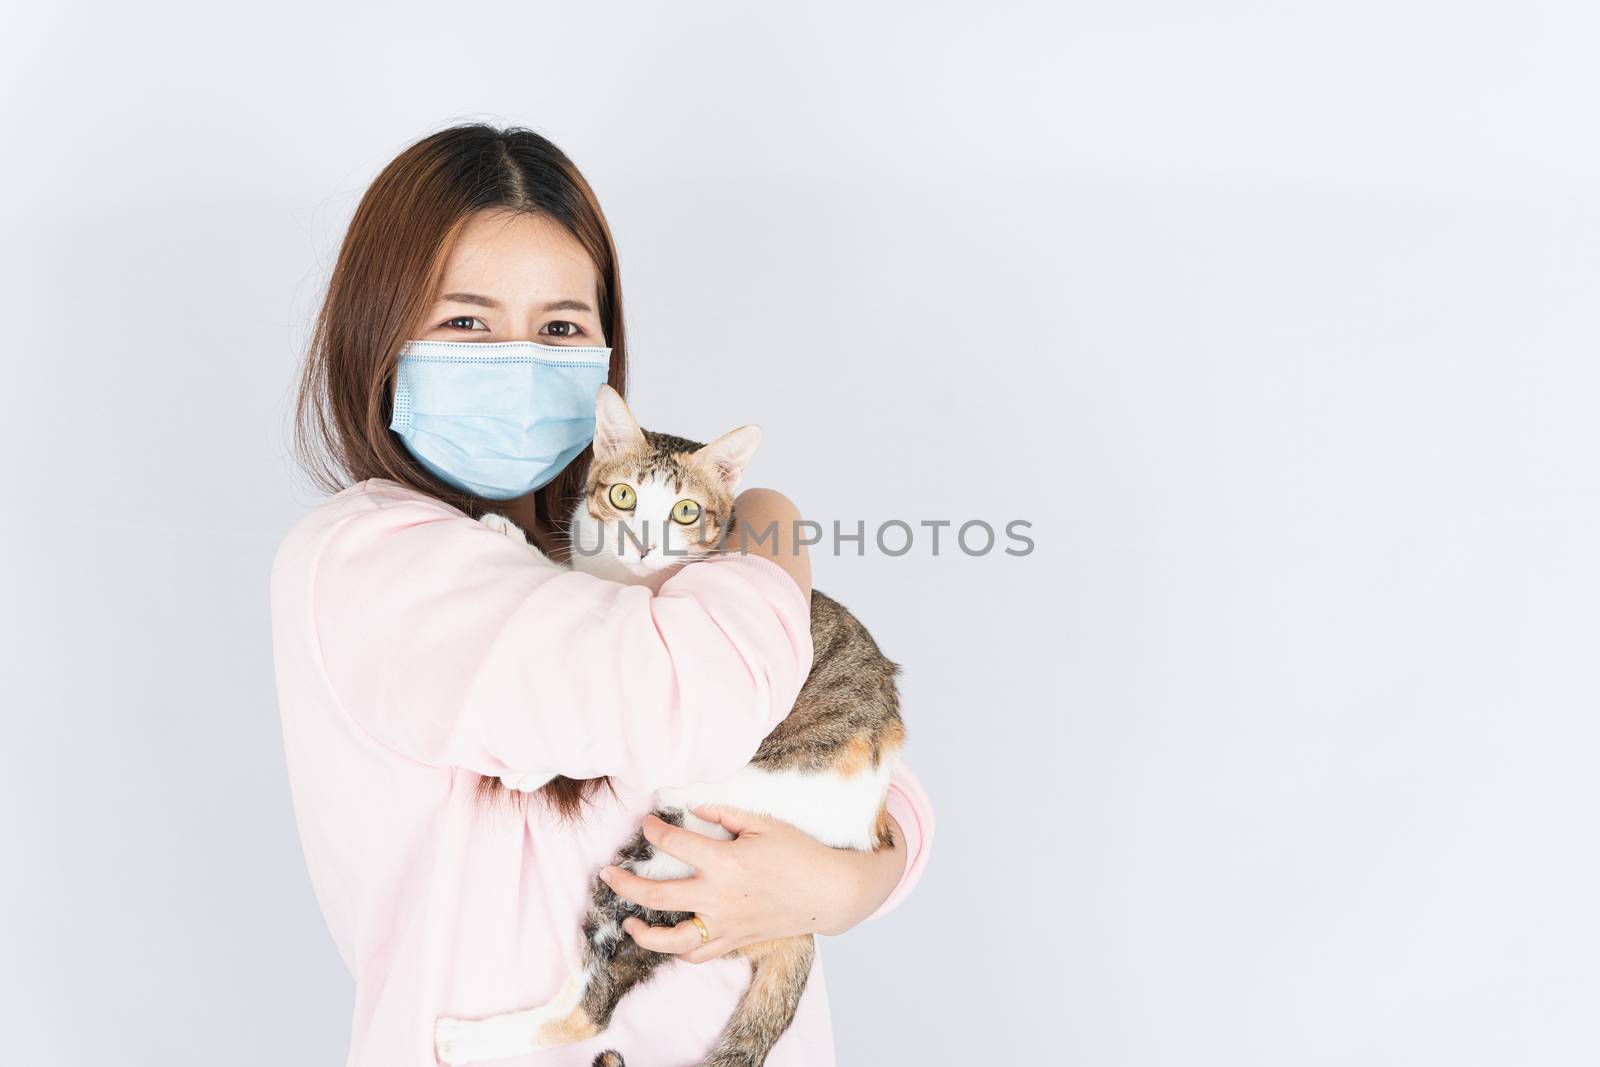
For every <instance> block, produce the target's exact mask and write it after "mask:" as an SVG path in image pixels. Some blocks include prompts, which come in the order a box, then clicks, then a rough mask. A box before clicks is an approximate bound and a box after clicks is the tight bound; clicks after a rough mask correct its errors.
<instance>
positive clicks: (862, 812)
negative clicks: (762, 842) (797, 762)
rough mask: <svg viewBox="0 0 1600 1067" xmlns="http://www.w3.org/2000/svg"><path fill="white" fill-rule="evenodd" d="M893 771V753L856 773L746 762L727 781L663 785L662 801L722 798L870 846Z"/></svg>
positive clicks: (844, 842) (820, 834) (818, 833)
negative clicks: (763, 766) (768, 767)
mask: <svg viewBox="0 0 1600 1067" xmlns="http://www.w3.org/2000/svg"><path fill="white" fill-rule="evenodd" d="M893 771H894V759H893V758H892V757H886V758H885V759H883V760H882V761H881V762H880V763H879V764H878V766H877V767H876V768H874V769H871V770H866V771H863V772H861V773H859V774H854V775H841V774H836V773H834V772H832V771H815V772H813V771H797V770H783V771H767V770H762V769H761V768H760V767H751V766H746V767H742V768H740V770H739V772H738V773H737V774H735V775H734V776H733V777H732V778H729V779H728V780H727V781H725V782H718V783H716V784H708V783H702V784H697V785H689V786H678V787H674V788H671V789H663V790H661V792H660V793H659V794H658V795H657V801H658V803H659V804H660V806H661V807H664V808H683V809H684V810H685V811H688V810H689V809H691V808H696V807H700V806H701V805H703V804H723V805H726V806H727V807H730V808H740V809H742V810H744V811H754V812H759V813H761V814H763V815H771V816H773V817H774V818H777V819H782V820H783V821H784V822H786V823H790V824H792V825H794V826H797V827H799V828H800V829H801V830H804V831H805V832H806V833H808V834H810V835H811V836H812V837H814V838H816V839H817V840H818V841H821V842H822V843H823V844H825V845H832V846H833V847H835V848H856V849H861V850H862V851H870V850H871V849H872V848H873V847H874V836H873V828H874V826H875V825H876V823H877V819H878V812H879V811H880V810H882V807H883V795H884V792H885V791H886V790H887V789H888V788H889V775H890V774H891V773H893ZM696 821H699V820H696Z"/></svg>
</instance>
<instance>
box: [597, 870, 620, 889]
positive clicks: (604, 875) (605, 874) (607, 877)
mask: <svg viewBox="0 0 1600 1067" xmlns="http://www.w3.org/2000/svg"><path fill="white" fill-rule="evenodd" d="M616 872H617V869H616V868H615V867H609V866H607V867H601V868H600V878H601V879H602V880H603V881H604V882H605V883H606V884H607V885H609V884H610V883H611V878H612V876H613V875H615V874H616Z"/></svg>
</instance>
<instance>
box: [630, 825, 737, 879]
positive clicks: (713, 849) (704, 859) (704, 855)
mask: <svg viewBox="0 0 1600 1067" xmlns="http://www.w3.org/2000/svg"><path fill="white" fill-rule="evenodd" d="M640 829H642V830H643V831H644V837H645V840H646V841H648V842H650V843H651V844H652V845H654V846H655V847H656V848H659V849H660V850H661V851H662V852H665V853H666V854H667V855H669V856H671V857H673V858H674V859H680V860H682V861H683V862H685V863H687V864H688V865H689V866H691V867H693V868H694V869H695V870H697V871H703V870H705V869H706V868H707V867H710V866H711V865H712V864H714V863H716V862H717V860H719V859H720V858H721V856H720V855H719V854H718V853H719V851H720V850H721V849H724V848H726V847H727V845H728V843H727V842H726V841H716V840H713V839H712V838H709V837H707V836H706V835H705V834H697V833H695V832H694V831H693V830H686V829H684V828H683V827H681V826H673V825H672V824H671V823H669V822H665V821H663V820H661V819H658V818H656V817H655V816H654V815H646V816H645V817H644V823H643V825H642V826H641V827H640Z"/></svg>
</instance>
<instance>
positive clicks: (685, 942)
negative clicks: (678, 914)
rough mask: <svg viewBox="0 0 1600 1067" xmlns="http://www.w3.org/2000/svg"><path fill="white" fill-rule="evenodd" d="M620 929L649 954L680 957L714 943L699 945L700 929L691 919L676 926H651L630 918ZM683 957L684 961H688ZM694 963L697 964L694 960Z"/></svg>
mask: <svg viewBox="0 0 1600 1067" xmlns="http://www.w3.org/2000/svg"><path fill="white" fill-rule="evenodd" d="M622 929H623V930H624V931H626V932H627V934H628V936H629V937H631V938H633V939H634V940H635V941H637V942H638V943H639V946H640V947H641V948H647V949H649V950H650V951H651V952H665V953H668V954H670V955H673V956H681V955H683V954H684V953H687V952H693V951H695V950H697V949H701V948H710V947H711V945H714V944H716V942H715V941H713V942H711V944H708V945H702V944H700V928H699V927H698V926H696V925H695V924H694V921H693V920H691V919H685V920H684V921H683V922H681V923H679V924H678V925H677V926H651V925H650V924H649V923H647V922H645V921H644V920H643V919H640V918H638V917H631V918H628V919H624V920H623V922H622ZM688 958H689V957H688V956H684V959H688ZM695 962H699V961H698V960H696V961H695Z"/></svg>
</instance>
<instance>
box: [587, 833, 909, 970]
mask: <svg viewBox="0 0 1600 1067" xmlns="http://www.w3.org/2000/svg"><path fill="white" fill-rule="evenodd" d="M694 813H695V814H696V815H698V816H699V817H700V818H702V819H705V820H706V821H707V822H715V823H720V824H721V825H722V826H723V827H724V828H725V829H727V830H728V831H730V832H731V833H733V834H734V835H736V836H735V837H734V839H733V840H732V841H718V840H715V839H714V838H710V837H706V836H705V835H704V834H698V833H695V832H694V831H693V830H688V829H684V828H683V827H680V826H673V825H671V824H669V823H665V822H662V821H661V820H660V819H658V818H656V817H655V816H654V815H648V816H646V817H645V820H644V836H645V838H646V839H648V840H649V842H650V843H651V844H652V845H654V846H655V847H656V848H658V849H660V850H661V851H662V852H665V853H667V854H668V855H669V856H674V857H676V858H677V859H680V860H682V861H683V862H685V863H687V864H689V865H690V866H691V867H693V868H694V869H695V873H694V875H692V876H691V877H689V878H680V879H675V880H672V881H664V882H657V881H652V880H651V879H649V878H641V877H640V876H638V875H636V874H631V873H629V872H627V871H624V870H622V869H621V868H618V867H606V868H605V869H604V870H602V871H601V872H600V877H601V878H602V879H604V880H605V883H606V884H607V885H609V886H610V887H611V888H612V889H613V890H614V891H615V892H616V894H617V895H618V896H620V897H622V898H623V899H624V900H628V901H631V902H632V903H634V904H638V905H641V906H642V907H646V908H653V909H655V910H658V911H690V912H694V913H695V914H696V915H698V916H699V917H700V921H701V922H703V923H705V925H706V931H707V933H708V934H709V935H710V938H711V939H710V941H708V942H707V943H706V944H704V945H702V944H701V943H700V929H699V927H697V926H695V924H694V923H693V922H688V921H685V922H681V923H679V924H678V925H677V926H670V927H669V926H650V925H648V924H647V923H645V922H644V921H643V920H642V919H638V918H631V919H628V920H627V921H626V922H624V923H623V924H622V927H623V929H624V930H626V931H627V932H628V935H629V936H630V937H632V938H633V939H634V940H635V941H637V942H638V943H639V944H640V945H642V946H644V947H645V948H648V949H652V950H654V951H656V952H666V953H671V954H673V955H678V956H682V957H683V958H684V959H686V960H688V961H689V962H690V963H704V962H705V961H706V960H712V959H716V958H717V957H718V956H722V955H725V954H726V953H729V952H732V951H733V950H734V949H738V948H743V947H744V946H745V945H749V944H752V943H754V942H757V941H766V940H769V939H771V938H777V937H793V936H796V935H798V934H840V933H843V932H844V931H846V930H848V929H850V927H852V926H854V925H855V924H856V923H858V922H860V921H861V920H862V919H865V918H866V917H867V916H868V915H871V914H872V913H873V912H874V911H876V910H877V908H878V905H879V904H882V903H883V902H884V901H885V900H886V899H888V896H889V894H890V893H891V892H892V891H893V890H894V887H895V885H896V883H898V882H899V880H900V875H901V874H902V872H903V871H904V870H905V845H904V843H903V841H902V839H901V834H900V826H899V824H898V823H894V820H893V818H892V817H891V818H890V822H891V824H892V825H893V830H894V839H895V844H894V847H892V848H885V849H879V850H878V851H877V852H871V853H868V852H857V851H856V850H855V849H848V848H830V847H829V846H827V845H824V844H822V843H821V842H819V841H817V840H816V839H815V838H813V837H811V836H810V835H809V834H806V833H804V832H802V831H800V830H798V829H796V828H795V827H793V826H791V825H790V824H788V823H786V822H782V821H780V820H778V819H774V818H772V817H770V816H767V815H755V814H752V813H750V812H744V811H737V810H734V809H732V808H721V807H715V806H712V807H704V808H696V809H695V811H694Z"/></svg>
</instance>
